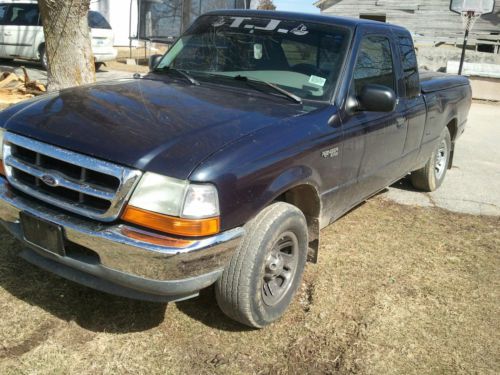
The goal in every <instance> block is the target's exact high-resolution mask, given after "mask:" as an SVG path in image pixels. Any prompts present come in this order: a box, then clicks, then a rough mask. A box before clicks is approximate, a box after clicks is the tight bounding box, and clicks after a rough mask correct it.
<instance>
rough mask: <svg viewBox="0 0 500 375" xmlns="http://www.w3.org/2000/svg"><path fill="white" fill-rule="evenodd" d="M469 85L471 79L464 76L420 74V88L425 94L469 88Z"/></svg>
mask: <svg viewBox="0 0 500 375" xmlns="http://www.w3.org/2000/svg"><path fill="white" fill-rule="evenodd" d="M468 84H469V79H468V78H467V77H464V76H457V75H452V74H446V73H437V72H421V73H420V87H421V89H422V92H423V93H430V92H435V91H441V90H445V89H449V88H453V87H459V86H467V85H468Z"/></svg>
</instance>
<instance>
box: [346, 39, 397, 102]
mask: <svg viewBox="0 0 500 375" xmlns="http://www.w3.org/2000/svg"><path fill="white" fill-rule="evenodd" d="M393 66H394V65H393V60H392V52H391V44H390V42H389V39H388V38H386V37H383V36H366V37H364V38H363V40H362V41H361V45H360V48H359V53H358V58H357V61H356V65H355V68H354V80H353V83H354V92H355V95H359V94H360V93H361V89H362V88H363V86H365V85H367V84H377V85H382V86H386V87H389V88H390V89H392V90H394V91H395V76H394V68H393Z"/></svg>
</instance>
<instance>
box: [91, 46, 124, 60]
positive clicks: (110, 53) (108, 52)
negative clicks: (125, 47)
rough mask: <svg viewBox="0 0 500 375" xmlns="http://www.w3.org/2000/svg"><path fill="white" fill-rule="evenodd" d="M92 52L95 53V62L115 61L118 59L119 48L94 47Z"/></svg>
mask: <svg viewBox="0 0 500 375" xmlns="http://www.w3.org/2000/svg"><path fill="white" fill-rule="evenodd" d="M92 52H93V54H94V59H95V62H106V61H113V60H116V57H117V56H118V50H117V49H116V48H113V47H109V48H101V47H94V48H93V49H92Z"/></svg>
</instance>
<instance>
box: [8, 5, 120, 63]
mask: <svg viewBox="0 0 500 375" xmlns="http://www.w3.org/2000/svg"><path fill="white" fill-rule="evenodd" d="M88 19H89V27H90V30H91V37H92V51H93V52H94V58H95V63H96V70H98V69H99V68H100V67H101V65H102V64H103V63H104V62H105V61H110V60H114V59H116V55H117V50H116V49H115V48H114V47H113V44H114V34H113V31H112V30H111V26H110V25H109V23H108V21H106V19H105V18H104V17H103V16H102V15H101V14H100V13H99V12H94V11H90V12H89V17H88ZM14 58H21V59H27V60H39V61H40V62H41V63H42V65H43V67H44V68H47V56H46V54H45V41H44V35H43V27H42V20H41V18H40V12H39V11H38V2H37V1H36V0H0V59H4V60H5V59H7V60H12V59H14Z"/></svg>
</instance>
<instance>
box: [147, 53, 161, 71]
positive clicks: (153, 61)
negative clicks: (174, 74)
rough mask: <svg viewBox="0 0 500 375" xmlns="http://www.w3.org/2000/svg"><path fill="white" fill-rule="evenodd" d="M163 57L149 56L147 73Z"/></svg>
mask: <svg viewBox="0 0 500 375" xmlns="http://www.w3.org/2000/svg"><path fill="white" fill-rule="evenodd" d="M162 57H163V55H151V56H149V71H150V72H151V71H152V70H153V69H154V68H155V67H156V65H158V63H159V62H160V60H161V58H162Z"/></svg>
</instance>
